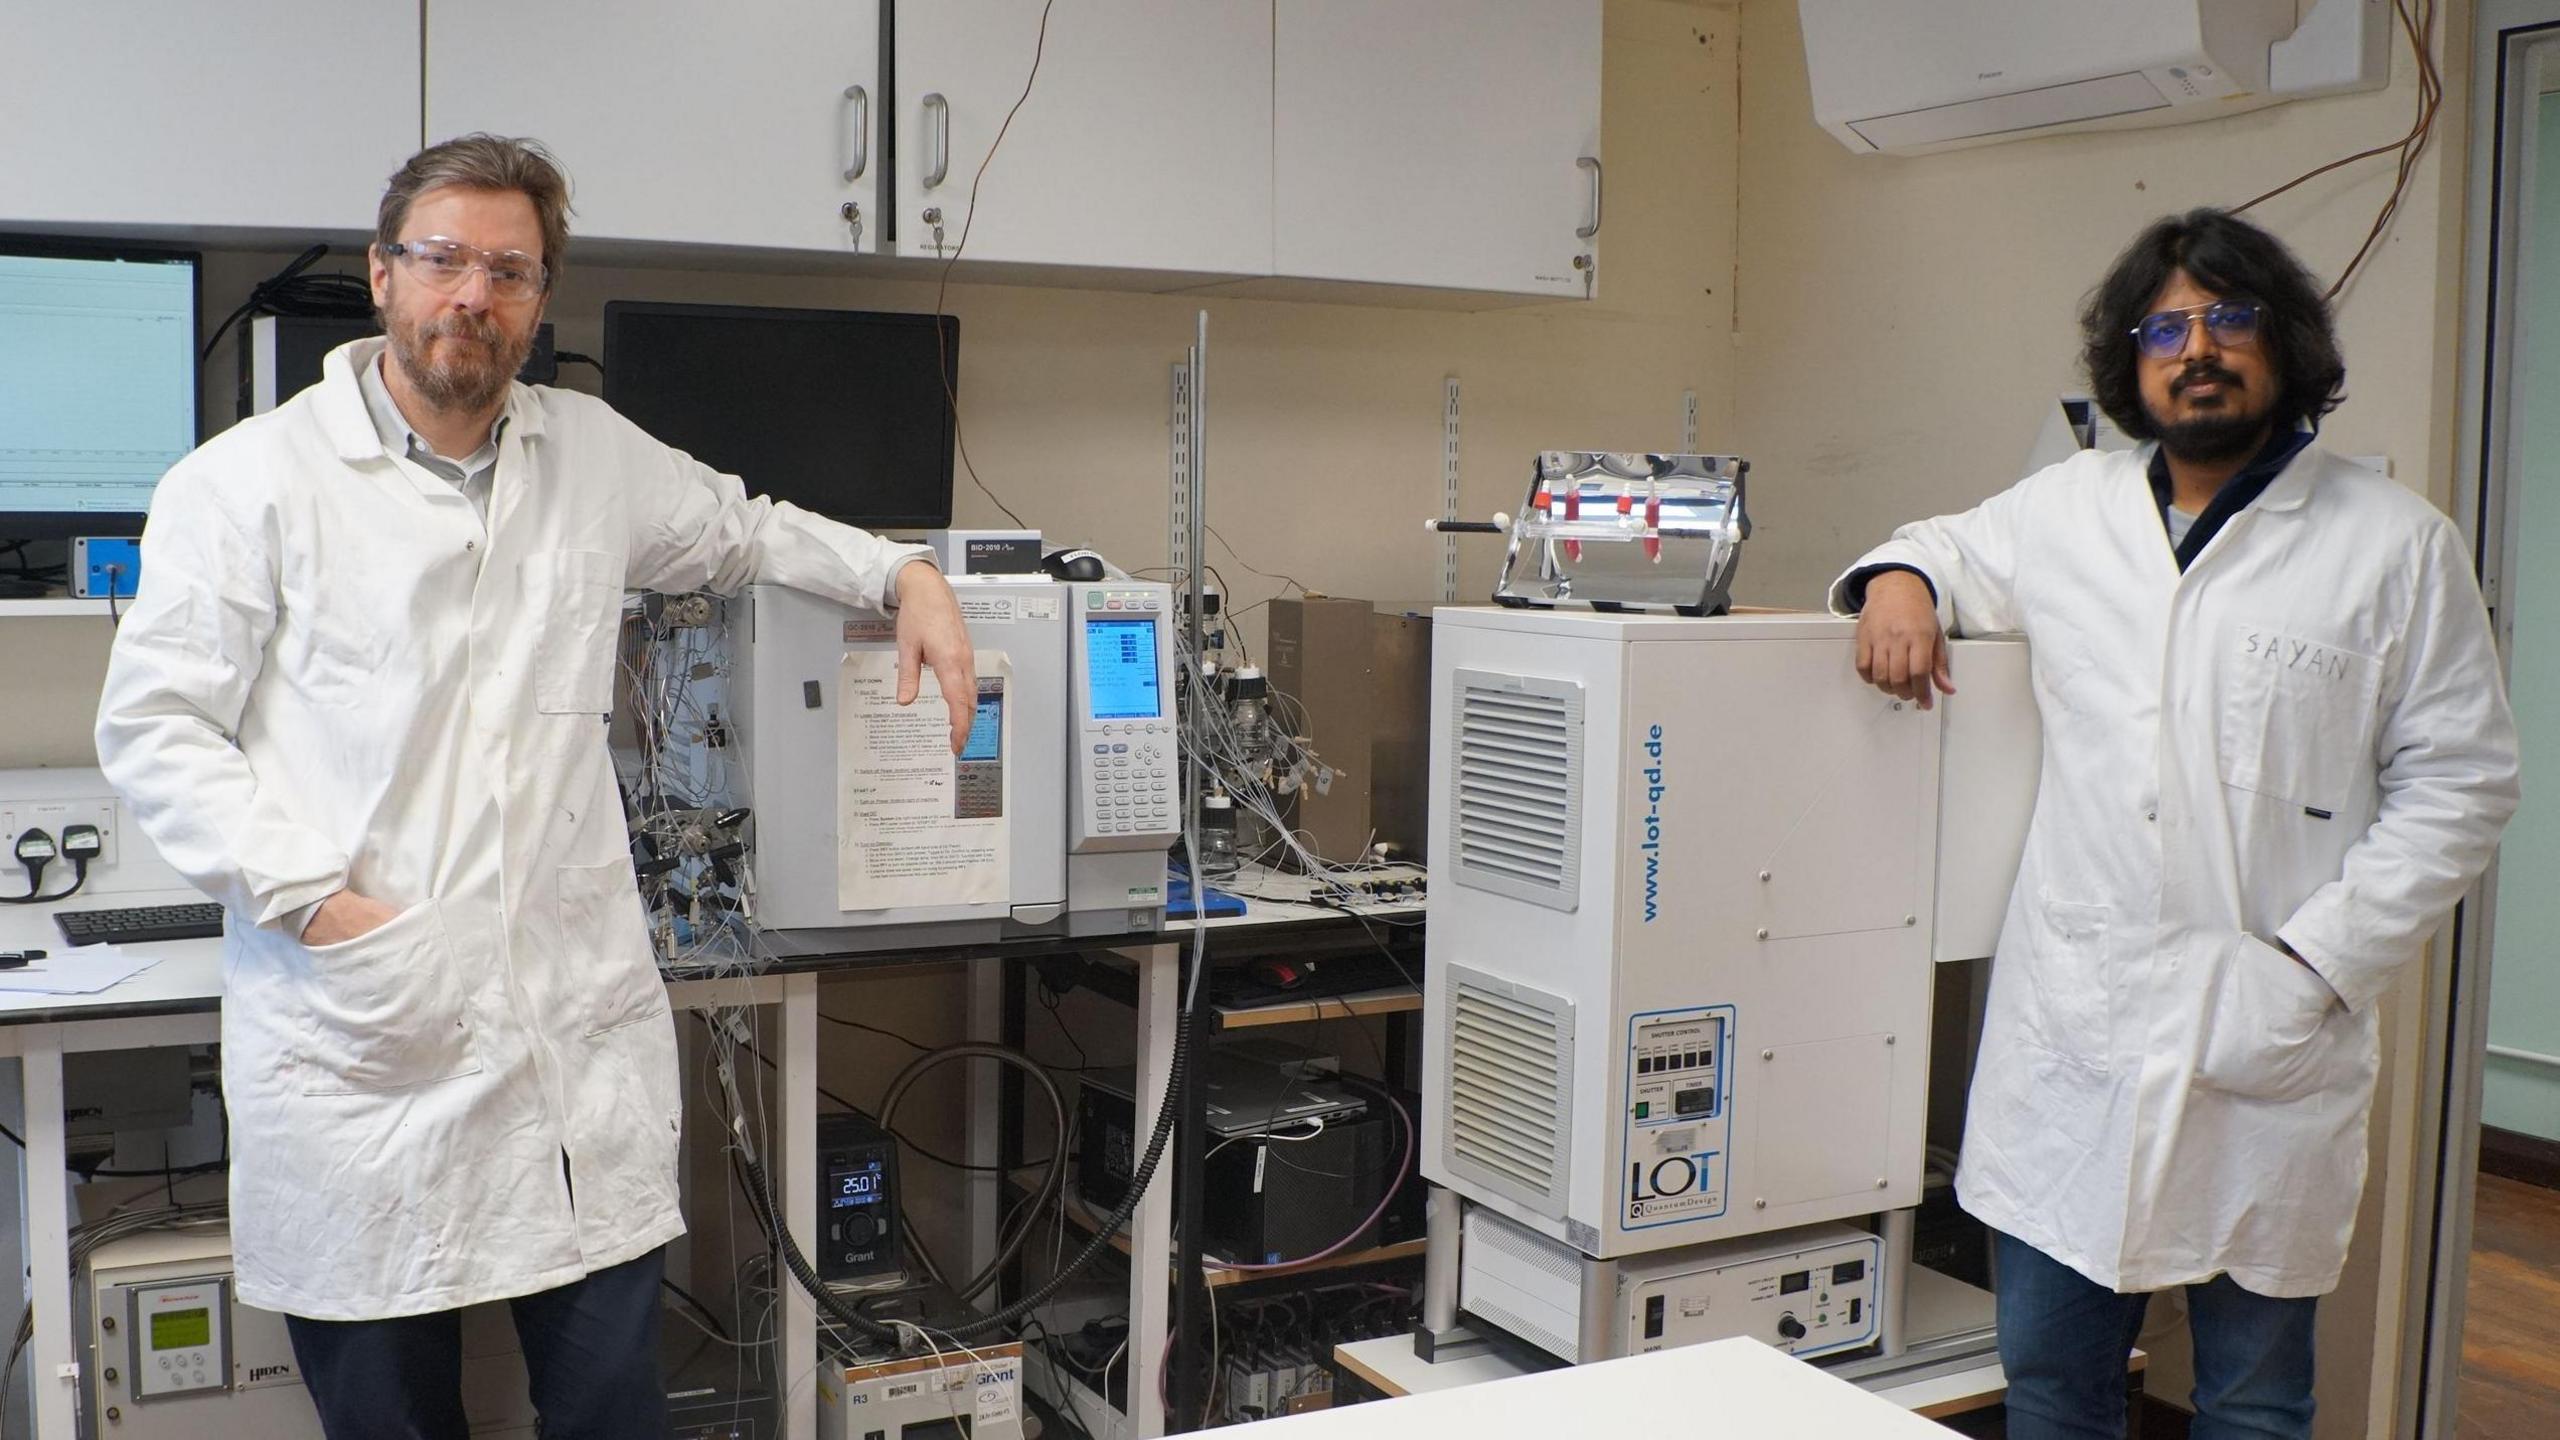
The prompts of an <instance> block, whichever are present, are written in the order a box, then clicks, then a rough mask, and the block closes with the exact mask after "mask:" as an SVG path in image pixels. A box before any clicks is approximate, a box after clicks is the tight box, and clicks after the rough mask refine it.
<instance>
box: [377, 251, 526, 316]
mask: <svg viewBox="0 0 2560 1440" xmlns="http://www.w3.org/2000/svg"><path fill="white" fill-rule="evenodd" d="M382 253H384V254H385V255H388V256H390V257H391V258H392V259H394V260H397V261H399V262H400V263H401V264H403V265H405V266H407V267H408V270H409V273H410V274H411V275H414V276H416V277H417V278H418V281H419V283H421V284H423V285H425V286H426V287H427V288H429V289H431V290H441V291H453V290H459V289H461V288H462V283H463V282H464V281H465V280H468V279H470V278H471V272H472V271H474V270H478V271H481V272H483V273H485V274H486V275H487V276H488V277H489V293H490V294H492V295H495V296H497V297H498V298H499V299H501V300H530V299H532V298H533V297H534V296H536V295H539V294H541V293H542V286H543V283H544V282H545V281H546V280H547V279H549V278H550V276H549V272H548V271H546V270H544V269H543V267H542V262H541V261H539V260H536V259H534V258H533V257H532V256H530V255H527V254H526V253H524V252H523V251H521V250H483V249H481V248H479V247H478V246H476V245H465V244H463V243H462V242H461V241H459V240H448V239H446V238H445V237H443V236H442V235H430V236H428V237H426V238H425V239H423V240H398V241H394V242H392V243H391V244H389V245H385V246H383V247H382Z"/></svg>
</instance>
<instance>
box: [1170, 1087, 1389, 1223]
mask: <svg viewBox="0 0 2560 1440" xmlns="http://www.w3.org/2000/svg"><path fill="white" fill-rule="evenodd" d="M1337 1078H1338V1079H1340V1080H1341V1081H1342V1082H1343V1083H1344V1084H1346V1085H1352V1086H1356V1087H1358V1088H1361V1089H1365V1090H1368V1091H1370V1092H1372V1093H1374V1094H1376V1095H1377V1096H1378V1097H1379V1098H1381V1099H1383V1100H1385V1101H1386V1102H1387V1104H1388V1105H1389V1106H1390V1107H1391V1108H1393V1109H1394V1111H1395V1112H1396V1121H1397V1124H1398V1125H1399V1127H1400V1128H1402V1130H1403V1131H1404V1158H1403V1159H1402V1160H1400V1161H1398V1162H1397V1164H1396V1178H1395V1179H1394V1180H1393V1181H1391V1182H1389V1184H1388V1185H1387V1193H1386V1194H1384V1195H1382V1196H1380V1197H1379V1198H1378V1207H1377V1208H1376V1209H1374V1210H1372V1211H1370V1212H1369V1215H1368V1218H1367V1219H1364V1220H1362V1221H1361V1222H1360V1223H1359V1224H1358V1225H1355V1226H1353V1227H1352V1229H1351V1233H1350V1234H1348V1235H1345V1236H1343V1237H1342V1238H1341V1239H1339V1240H1336V1241H1334V1242H1333V1243H1332V1244H1330V1245H1328V1246H1326V1247H1325V1248H1323V1249H1322V1250H1319V1251H1317V1252H1316V1253H1314V1254H1313V1255H1305V1256H1300V1257H1299V1258H1297V1259H1294V1260H1274V1261H1270V1262H1268V1263H1265V1264H1258V1265H1247V1264H1237V1263H1233V1262H1230V1261H1225V1260H1208V1261H1204V1262H1203V1263H1205V1264H1208V1265H1212V1266H1215V1267H1216V1268H1218V1269H1220V1270H1245V1271H1255V1270H1294V1269H1296V1268H1297V1267H1299V1266H1301V1265H1312V1264H1314V1263H1315V1262H1317V1261H1319V1260H1330V1259H1332V1258H1333V1257H1334V1256H1336V1255H1339V1254H1341V1253H1342V1252H1343V1251H1345V1250H1348V1249H1350V1248H1351V1246H1352V1245H1353V1244H1354V1243H1356V1242H1357V1241H1358V1240H1359V1239H1360V1237H1361V1236H1363V1235H1365V1234H1367V1233H1369V1227H1371V1226H1373V1225H1375V1224H1377V1223H1378V1222H1379V1221H1381V1220H1383V1219H1385V1218H1386V1216H1387V1207H1389V1206H1391V1205H1393V1204H1395V1203H1396V1196H1397V1194H1399V1193H1400V1192H1402V1191H1403V1189H1404V1182H1405V1177H1406V1176H1407V1175H1408V1174H1410V1173H1412V1170H1413V1150H1414V1133H1413V1130H1414V1127H1413V1112H1411V1111H1409V1110H1407V1109H1405V1106H1404V1102H1403V1101H1402V1100H1399V1099H1397V1098H1396V1096H1395V1093H1394V1092H1393V1091H1391V1090H1389V1089H1387V1087H1385V1086H1384V1085H1378V1084H1374V1083H1372V1082H1371V1081H1369V1080H1366V1079H1364V1078H1362V1077H1360V1076H1357V1075H1343V1076H1339V1077H1337Z"/></svg>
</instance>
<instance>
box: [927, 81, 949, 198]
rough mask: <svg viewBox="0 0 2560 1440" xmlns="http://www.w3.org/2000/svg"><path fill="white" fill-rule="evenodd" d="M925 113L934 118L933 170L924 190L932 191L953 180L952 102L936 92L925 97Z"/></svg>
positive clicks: (929, 174)
mask: <svg viewBox="0 0 2560 1440" xmlns="http://www.w3.org/2000/svg"><path fill="white" fill-rule="evenodd" d="M924 108H925V113H926V114H927V115H930V116H932V117H933V122H934V145H933V168H932V169H930V170H927V171H926V172H925V176H924V188H926V189H927V190H930V189H932V188H933V187H934V186H936V185H939V184H941V183H942V182H943V181H945V180H947V179H949V178H951V102H950V101H948V100H945V99H944V98H942V95H941V92H939V91H936V92H935V93H933V94H931V95H927V96H926V97H924Z"/></svg>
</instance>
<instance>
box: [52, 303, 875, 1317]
mask: <svg viewBox="0 0 2560 1440" xmlns="http://www.w3.org/2000/svg"><path fill="white" fill-rule="evenodd" d="M381 348H382V342H381V341H380V340H378V339H377V340H371V341H359V342H357V343H355V344H353V345H350V346H347V347H344V348H341V349H339V350H337V351H335V352H334V353H332V354H331V355H330V356H329V357H328V359H327V362H326V364H325V366H324V373H323V379H322V381H321V383H320V384H318V385H316V386H314V387H312V388H311V389H310V390H308V391H305V392H304V393H303V394H302V395H300V396H298V397H296V398H295V399H294V400H292V401H290V402H288V403H286V404H285V405H283V406H281V407H279V408H278V409H277V410H275V411H274V412H272V413H270V414H268V415H265V416H261V417H259V418H256V419H252V420H246V421H243V422H241V423H240V424H239V425H238V426H236V427H234V428H233V429H231V430H228V431H226V432H224V433H223V434H221V435H219V436H216V437H215V438H214V439H212V440H210V441H208V442H206V443H205V445H204V446H203V447H202V448H201V449H199V450H197V451H196V452H195V453H194V454H192V455H190V456H188V457H187V458H186V459H185V460H183V461H181V462H180V463H179V464H178V465H177V466H176V468H174V469H172V470H171V471H170V472H169V474H168V476H167V478H166V479H164V480H163V481H161V483H160V487H159V490H158V492H157V495H156V496H155V498H154V502H153V507H152V515H151V521H150V525H149V527H148V529H147V532H146V533H145V535H144V536H143V541H142V554H143V575H142V583H141V593H140V594H139V595H137V596H136V597H135V600H134V604H133V608H132V609H131V611H130V612H129V613H128V614H127V616H126V618H125V620H124V624H123V626H122V628H121V629H120V630H119V631H118V632H117V635H116V641H115V651H114V657H113V659H112V661H111V662H110V664H109V666H108V672H107V682H106V689H105V695H104V699H103V701H102V702H101V704H100V707H99V713H98V754H99V760H100V763H101V764H102V765H103V766H104V768H105V771H106V774H107V777H108V779H109V780H110V781H111V782H112V783H113V784H114V785H115V786H116V788H117V789H118V790H119V791H120V792H121V793H122V794H123V795H124V796H125V798H126V800H127V802H128V803H129V804H130V805H131V806H132V807H133V811H134V815H135V818H136V819H137V820H138V821H139V822H140V824H141V826H142V828H143V830H144V831H145V833H147V834H148V835H149V836H150V837H151V839H152V840H153V842H154V843H156V844H157V845H158V846H159V848H160V852H161V853H162V854H163V855H164V856H165V857H167V859H168V861H169V863H170V864H171V865H173V866H175V867H176V868H177V869H178V871H179V872H180V873H181V874H184V875H185V876H186V877H187V878H188V879H190V880H192V881H194V882H195V883H196V884H197V885H198V886H200V887H201V888H202V889H203V890H204V891H205V893H207V894H208V895H211V896H212V897H213V898H215V899H216V900H219V901H221V902H222V904H223V905H224V906H225V907H226V908H227V909H228V910H229V911H230V913H231V915H232V924H231V927H230V935H229V937H228V939H227V941H226V942H225V945H224V952H223V1007H222V1039H223V1051H222V1071H223V1090H224V1095H225V1098H226V1100H227V1101H228V1103H229V1106H230V1114H231V1149H232V1168H231V1226H232V1245H233V1250H234V1258H235V1261H236V1264H237V1266H238V1276H239V1294H240V1298H241V1299H242V1300H244V1301H246V1302H248V1303H249V1304H252V1305H256V1306H260V1307H262V1308H265V1309H270V1310H280V1311H284V1312H287V1313H290V1314H296V1315H305V1316H311V1317H314V1318H318V1319H327V1320H351V1319H374V1318H382V1317H389V1316H397V1315H411V1314H419V1313H424V1312H428V1311H434V1310H443V1309H449V1308H452V1307H455V1306H460V1305H468V1304H472V1303H475V1302H478V1301H483V1300H489V1299H495V1298H499V1297H503V1296H511V1295H521V1294H527V1293H531V1292H534V1291H538V1290H543V1289H548V1288H551V1287H554V1286H558V1285H561V1284H565V1283H567V1282H569V1281H573V1280H576V1279H578V1278H579V1277H580V1276H582V1275H585V1274H587V1273H589V1272H591V1271H594V1270H598V1269H602V1268H604V1267H607V1266H611V1265H615V1264H618V1263H620V1262H622V1261H625V1260H629V1259H631V1258H633V1257H635V1256H638V1255H640V1254H642V1253H644V1252H646V1251H648V1250H650V1249H652V1248H654V1247H656V1246H659V1245H662V1244H664V1243H666V1242H667V1241H669V1240H671V1239H673V1238H674V1237H675V1236H676V1235H678V1234H680V1233H682V1231H683V1228H684V1223H683V1220H682V1218H681V1217H680V1216H679V1214H678V1211H677V1205H676V1144H677V1138H678V1113H679V1109H680V1105H679V1088H678V1081H677V1074H676V1046H675V1027H674V1023H673V1020H672V1017H671V1015H670V1013H669V1009H668V1003H667V995H666V990H665V987H664V985H663V984H662V983H661V981H660V979H659V976H658V971H657V967H656V964H655V960H654V957H653V954H652V950H651V945H650V938H649V935H648V933H647V929H646V924H645V921H644V918H643V914H642V909H641V905H640V901H639V895H638V890H637V887H636V885H635V882H634V880H633V877H632V867H631V862H630V853H629V849H628V842H627V839H626V835H625V829H624V819H623V809H622V801H621V796H620V793H619V790H618V787H617V785H616V783H615V778H614V773H613V767H612V763H611V760H610V758H609V757H608V755H607V752H606V746H605V723H604V719H603V717H604V716H605V715H606V713H607V712H608V711H609V710H610V709H611V708H612V706H613V688H614V687H613V677H614V672H615V654H616V640H617V637H618V635H619V633H620V630H621V623H620V614H621V607H622V596H623V592H624V590H625V589H626V588H628V589H663V590H675V591H684V590H692V589H697V588H708V589H713V590H718V591H722V592H729V591H734V590H735V589H737V588H738V587H740V586H742V585H744V584H746V583H747V582H749V581H751V580H760V581H774V582H779V583H782V584H787V585H793V586H797V587H800V588H803V589H807V590H811V591H814V592H816V593H819V594H823V595H827V596H830V597H832V598H835V599H838V600H842V601H845V602H848V603H852V604H858V605H864V606H869V607H872V608H875V609H877V608H880V607H881V606H882V604H883V599H884V593H885V588H886V586H887V585H888V584H889V581H890V577H891V574H892V572H893V571H894V570H895V569H896V568H898V567H899V566H900V565H901V564H903V563H904V562H905V560H906V559H907V558H909V557H911V556H913V555H915V554H917V553H919V552H917V551H914V550H912V549H909V548H906V547H900V546H894V545H891V544H889V543H888V542H886V541H883V540H880V539H877V538H875V537H873V536H870V535H866V534H864V533H862V532H861V531H858V530H853V529H849V528H847V527H844V526H840V525H835V524H832V523H830V522H827V521H824V520H820V519H818V518H816V517H814V516H811V515H808V514H806V513H804V512H801V511H798V510H795V509H793V508H792V507H791V506H788V505H782V504H776V503H773V502H770V501H767V500H763V499H750V498H749V497H748V496H747V494H746V491H745V490H744V488H743V487H742V486H741V485H740V484H739V482H738V481H737V480H736V479H734V478H732V477H729V476H726V475H721V474H718V473H716V472H714V471H713V470H711V469H710V468H708V467H706V466H704V465H702V464H700V463H698V462H696V461H694V460H693V459H691V458H690V457H688V456H685V455H683V454H681V453H679V452H677V451H673V450H670V449H668V448H667V447H665V446H664V445H661V444H659V443H657V442H656V441H654V440H652V439H650V438H649V437H648V436H647V435H646V434H644V433H642V432H641V431H640V430H639V428H638V427H636V426H634V425H632V424H631V423H630V422H628V421H626V420H624V419H622V418H621V417H620V416H618V415H616V414H614V413H613V412H612V411H611V410H609V409H607V408H606V407H605V406H604V405H603V404H601V403H599V402H598V401H596V400H593V399H591V398H588V397H586V396H582V395H578V394H575V393H573V392H570V391H566V390H552V389H530V388H527V387H525V386H522V385H518V386H516V387H515V388H514V390H513V391H512V392H511V393H510V395H509V397H508V400H507V417H508V420H507V425H506V428H505V432H504V434H503V435H502V436H501V438H500V440H499V446H498V463H497V477H496V485H495V493H494V496H493V498H492V501H491V504H490V510H489V518H488V523H487V526H486V529H485V531H484V529H483V526H482V524H481V522H480V520H479V518H478V516H477V515H476V514H475V513H474V511H473V508H472V506H471V504H470V503H469V502H468V501H467V500H465V499H464V498H463V496H462V495H461V493H460V492H459V491H457V490H456V489H455V488H454V486H452V485H451V484H449V483H447V482H446V481H445V480H443V479H441V478H438V477H437V476H435V475H434V474H431V473H430V472H428V471H426V470H424V469H421V468H420V467H418V466H416V465H415V464H412V463H410V462H409V461H408V460H406V459H405V458H402V459H393V458H390V457H388V456H386V455H385V454H384V453H383V445H382V442H381V440H380V438H379V437H378V435H377V434H376V432H375V429H374V425H373V421H372V419H371V417H370V416H369V415H368V414H367V412H366V409H365V405H364V401H363V398H362V396H361V394H360V393H359V391H358V389H357V386H356V379H355V375H356V371H355V368H354V367H355V366H357V365H369V364H372V363H373V362H374V358H375V356H376V355H378V354H379V353H380V351H381ZM342 887H352V888H354V889H355V890H357V891H359V892H361V893H363V894H366V895H370V896H373V897H375V898H378V899H381V900H383V901H385V902H387V903H390V904H393V905H395V906H401V907H405V908H404V910H403V913H402V914H401V915H400V916H399V917H398V918H397V919H394V920H392V921H391V922H389V923H388V924H386V925H384V926H383V927H382V928H380V929H378V930H376V931H374V932H372V933H370V934H367V935H364V936H362V937H359V938H357V939H355V940H350V941H346V942H344V943H342V944H336V945H324V946H316V947H306V946H304V945H302V944H301V943H300V942H299V941H298V940H297V939H296V938H295V937H294V936H293V935H291V934H288V933H286V931H285V929H284V928H283V926H282V924H281V923H280V922H281V921H282V920H283V919H284V917H286V916H287V915H288V914H289V913H290V912H292V911H294V910H296V909H298V908H299V907H301V906H304V905H307V904H310V903H312V902H313V901H316V900H318V899H320V898H322V897H323V896H326V895H328V894H331V893H333V892H335V891H337V890H338V889H340V888H342ZM564 1155H565V1156H566V1159H567V1167H566V1168H567V1174H566V1175H565V1176H564V1174H563V1165H562V1159H563V1156H564ZM573 1185H574V1191H575V1193H574V1199H573V1196H572V1186H573Z"/></svg>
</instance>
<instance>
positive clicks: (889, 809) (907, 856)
mask: <svg viewBox="0 0 2560 1440" xmlns="http://www.w3.org/2000/svg"><path fill="white" fill-rule="evenodd" d="M1012 680H1013V666H1012V663H1011V662H1010V661H1009V660H1008V659H1007V658H1006V657H1005V656H1004V654H1003V653H1002V652H1000V651H994V652H991V651H984V650H982V651H980V652H978V682H977V712H976V714H975V715H974V716H973V717H972V719H971V721H970V726H969V742H968V745H967V747H966V748H965V749H963V750H962V751H961V753H960V755H959V756H958V757H956V758H955V757H954V756H953V755H952V753H951V720H950V713H951V712H950V708H949V706H948V705H947V704H946V703H945V702H944V700H943V698H942V687H941V686H940V685H939V684H938V683H936V681H935V679H934V675H933V672H932V671H931V670H930V669H928V670H926V671H925V672H924V674H923V677H922V680H921V681H920V683H919V684H918V686H917V689H916V698H915V703H913V704H911V705H904V706H902V705H900V704H898V703H897V702H898V657H897V654H896V653H895V652H894V651H887V650H866V651H857V652H853V653H850V654H847V655H846V656H845V657H844V660H843V663H842V664H841V665H840V666H839V668H838V671H837V682H838V683H837V693H838V694H839V695H841V696H842V697H843V705H842V707H841V709H840V711H839V717H840V718H839V719H838V721H837V731H836V746H837V763H836V775H837V777H838V778H837V781H836V835H837V837H838V838H837V849H836V895H837V903H838V904H840V905H841V906H843V908H845V909H847V910H889V909H903V908H906V907H910V906H926V905H931V906H944V905H986V904H996V903H1001V902H1003V901H1004V900H1006V899H1008V898H1010V890H1011V883H1010V882H1011V879H1012V874H1013V843H1012V841H1013V821H1012V808H1013V807H1012V805H1011V803H1010V802H1011V790H1010V788H1009V787H1010V778H1009V768H1010V767H1008V766H1007V765H1006V763H1005V761H1006V759H1007V757H1009V756H1010V755H1011V754H1012V753H1013V712H1012V707H1011V706H1009V705H1007V704H1006V703H1005V700H1006V696H1007V692H1008V691H1009V690H1010V688H1011V685H1012Z"/></svg>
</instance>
